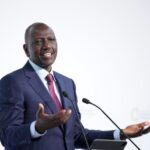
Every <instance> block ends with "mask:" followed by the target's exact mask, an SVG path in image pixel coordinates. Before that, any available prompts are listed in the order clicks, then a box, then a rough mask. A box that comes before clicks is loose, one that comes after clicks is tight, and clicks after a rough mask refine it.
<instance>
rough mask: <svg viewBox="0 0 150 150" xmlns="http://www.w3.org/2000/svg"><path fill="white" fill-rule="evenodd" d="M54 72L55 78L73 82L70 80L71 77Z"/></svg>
mask: <svg viewBox="0 0 150 150" xmlns="http://www.w3.org/2000/svg"><path fill="white" fill-rule="evenodd" d="M53 72H54V76H55V77H56V78H63V79H66V80H72V78H70V77H68V76H66V75H64V74H62V73H59V72H57V71H53Z"/></svg>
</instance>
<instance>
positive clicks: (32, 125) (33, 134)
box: [30, 121, 47, 138]
mask: <svg viewBox="0 0 150 150" xmlns="http://www.w3.org/2000/svg"><path fill="white" fill-rule="evenodd" d="M35 123H36V121H33V122H32V123H31V125H30V132H31V137H32V138H38V137H41V136H43V135H45V134H46V132H47V131H45V132H44V133H43V134H40V133H38V132H37V131H36V130H35Z"/></svg>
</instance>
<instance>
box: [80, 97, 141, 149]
mask: <svg viewBox="0 0 150 150" xmlns="http://www.w3.org/2000/svg"><path fill="white" fill-rule="evenodd" d="M82 102H84V103H86V104H91V105H93V106H95V107H97V108H98V109H99V110H100V111H101V112H102V113H103V114H104V115H105V116H106V117H107V118H108V119H109V120H110V121H111V122H112V123H113V124H114V125H115V126H116V127H117V128H118V129H119V130H120V133H121V134H123V136H125V137H126V138H127V139H128V140H129V141H130V142H131V143H132V144H133V145H134V146H135V147H136V148H137V149H138V150H141V149H140V148H139V147H138V146H137V145H136V144H135V143H134V142H133V141H132V140H131V138H130V137H129V136H128V135H126V134H125V133H124V132H123V131H122V129H121V128H120V127H119V126H118V125H117V124H116V123H115V122H114V121H113V120H112V119H111V118H110V117H109V116H108V115H107V114H106V113H105V112H104V111H103V110H102V109H101V108H100V107H99V106H97V105H96V104H94V103H92V102H90V100H88V99H86V98H83V99H82Z"/></svg>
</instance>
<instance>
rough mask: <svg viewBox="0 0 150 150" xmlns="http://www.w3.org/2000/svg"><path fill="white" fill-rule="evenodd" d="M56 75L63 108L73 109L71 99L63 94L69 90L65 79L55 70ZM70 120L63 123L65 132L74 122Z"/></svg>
mask: <svg viewBox="0 0 150 150" xmlns="http://www.w3.org/2000/svg"><path fill="white" fill-rule="evenodd" d="M54 76H55V79H56V82H57V86H58V90H59V93H60V97H61V102H62V105H63V108H64V109H72V103H71V102H70V100H69V99H67V98H66V97H64V96H63V94H62V93H63V91H67V90H66V89H67V88H66V85H65V84H66V83H65V81H64V80H63V78H62V76H61V75H59V74H57V73H56V72H54ZM69 120H70V119H69ZM69 120H68V121H67V122H66V123H65V124H64V125H63V127H64V130H65V134H66V133H67V131H69V130H70V124H72V122H70V121H69Z"/></svg>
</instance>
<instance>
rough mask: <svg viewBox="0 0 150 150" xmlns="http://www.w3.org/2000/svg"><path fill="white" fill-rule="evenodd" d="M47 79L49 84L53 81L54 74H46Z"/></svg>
mask: <svg viewBox="0 0 150 150" xmlns="http://www.w3.org/2000/svg"><path fill="white" fill-rule="evenodd" d="M46 80H47V83H48V84H50V83H51V82H53V77H52V75H51V74H48V75H47V76H46Z"/></svg>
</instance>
